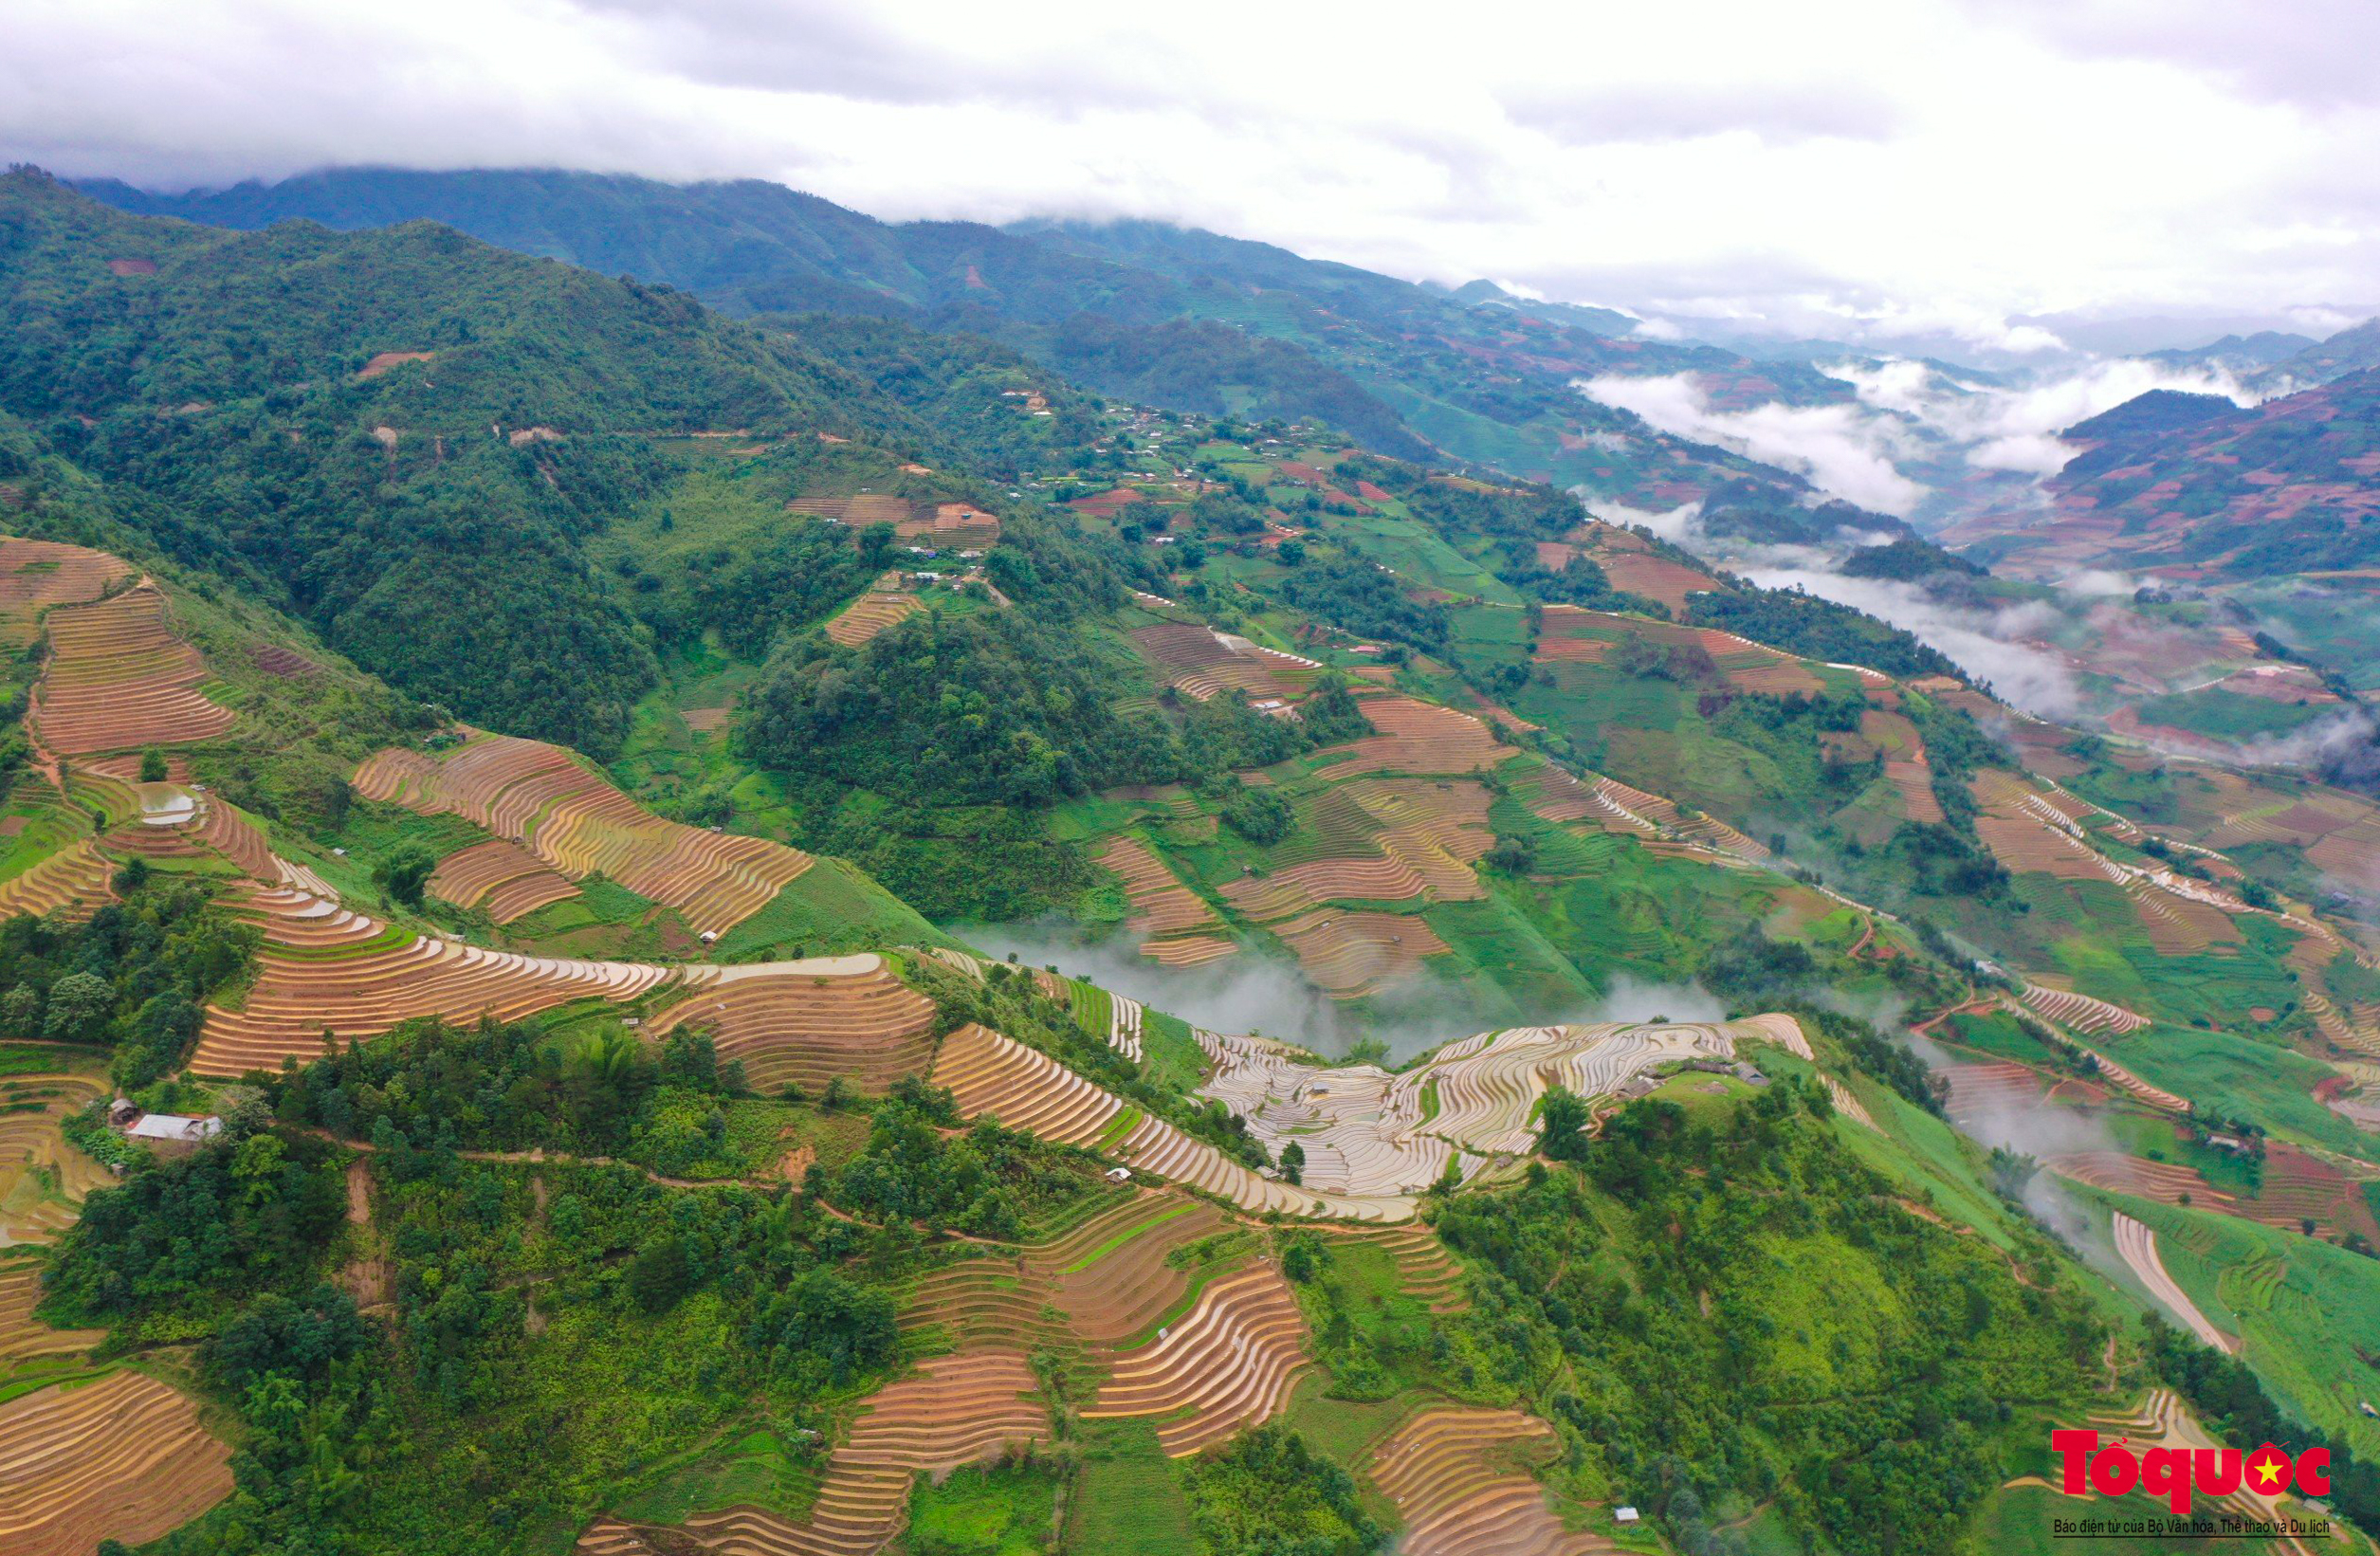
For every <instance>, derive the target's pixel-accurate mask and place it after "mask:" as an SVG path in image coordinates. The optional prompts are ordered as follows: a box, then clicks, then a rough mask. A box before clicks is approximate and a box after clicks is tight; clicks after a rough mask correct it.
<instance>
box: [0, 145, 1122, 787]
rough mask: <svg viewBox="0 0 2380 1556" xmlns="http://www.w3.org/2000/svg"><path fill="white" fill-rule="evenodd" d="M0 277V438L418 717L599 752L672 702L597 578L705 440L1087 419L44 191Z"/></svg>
mask: <svg viewBox="0 0 2380 1556" xmlns="http://www.w3.org/2000/svg"><path fill="white" fill-rule="evenodd" d="M0 259H4V260H5V263H4V264H0V278H5V279H0V297H4V299H5V323H0V408H5V409H6V410H7V411H9V412H11V413H12V414H14V415H16V416H18V417H20V418H22V419H23V420H25V421H27V422H28V423H30V424H33V425H35V426H37V427H39V428H40V429H41V430H43V431H44V433H45V434H46V436H47V437H48V439H49V440H50V441H51V443H52V444H53V445H54V446H55V447H56V448H58V449H59V451H60V452H62V453H63V454H64V455H66V456H68V457H70V458H72V459H73V460H75V461H76V462H77V463H79V464H80V465H82V467H85V468H86V469H87V470H89V471H90V472H91V473H92V474H94V475H96V476H99V477H101V479H104V480H105V481H107V482H109V483H111V484H113V485H118V486H120V487H122V488H124V489H125V490H126V491H128V492H130V493H136V494H139V495H141V496H144V497H147V498H153V499H155V500H156V509H155V515H156V527H157V539H158V540H160V542H161V543H164V544H166V545H167V546H168V547H169V548H170V549H172V550H173V551H174V554H175V555H176V556H178V557H180V558H183V559H184V560H187V561H191V562H193V563H199V564H204V565H207V566H211V567H214V568H216V569H218V570H220V571H223V572H225V573H227V574H229V575H230V576H232V577H237V578H239V579H240V580H241V581H243V582H244V583H246V584H247V585H249V586H250V587H253V588H256V589H258V590H259V591H260V592H262V593H263V594H264V595H265V596H266V597H268V598H271V599H274V600H276V601H277V602H280V603H283V604H284V605H286V606H287V607H288V608H290V609H292V610H293V611H295V612H296V613H299V614H301V615H302V616H304V617H305V618H306V619H308V620H309V621H311V622H313V623H314V624H315V625H316V626H317V627H318V628H320V630H321V631H322V632H324V633H325V635H326V636H327V637H328V638H329V639H330V640H331V641H332V642H333V643H335V644H337V645H338V646H339V647H340V648H341V649H342V650H345V651H347V652H349V653H351V654H352V655H353V656H354V657H355V658H356V659H357V661H358V662H360V663H362V664H365V665H367V666H369V667H370V668H374V669H375V670H377V671H379V672H381V673H382V674H384V675H386V676H388V677H389V678H390V679H391V680H392V681H394V682H395V683H397V684H398V685H401V686H405V687H407V688H408V689H410V690H412V691H413V692H415V693H416V694H418V695H420V696H423V697H427V698H431V699H435V700H438V701H441V702H444V703H446V704H448V705H450V706H451V707H453V708H454V709H455V710H456V711H457V712H460V713H464V714H466V715H469V716H473V717H478V718H483V719H486V720H489V721H490V722H494V723H503V724H507V725H509V726H511V727H515V728H521V729H524V730H529V731H534V732H537V733H541V734H549V735H555V736H558V737H561V738H563V739H565V740H569V741H574V742H577V743H583V744H586V745H588V746H589V747H591V748H593V749H597V750H604V749H609V748H611V747H613V746H614V745H616V744H617V742H618V741H619V739H620V738H621V735H622V734H623V732H624V730H625V727H626V710H627V706H628V705H629V704H630V703H631V702H632V701H633V700H634V699H635V697H636V696H637V695H638V693H639V692H640V691H641V690H642V689H643V688H644V686H647V685H649V684H650V681H651V679H652V673H653V672H652V666H651V660H650V650H649V648H648V647H647V645H646V643H645V642H644V641H643V640H642V639H641V638H640V636H639V634H638V633H637V632H635V631H634V629H633V627H632V623H631V621H630V619H629V617H628V615H627V613H625V612H623V611H622V610H621V609H620V608H619V607H618V606H617V605H615V604H614V603H613V602H612V601H611V600H610V599H608V598H607V597H606V596H605V594H604V592H603V591H602V589H601V588H600V587H598V586H597V584H596V583H595V580H594V579H593V578H592V577H590V575H589V572H588V569H587V565H586V560H585V556H584V553H583V550H582V547H583V544H584V542H585V540H587V538H588V537H589V536H591V535H593V534H595V532H597V531H599V530H600V529H601V528H602V527H603V525H604V523H605V522H607V520H608V518H609V516H610V515H611V514H612V513H613V512H615V511H617V510H618V509H619V508H620V507H622V506H624V505H626V504H629V503H633V502H635V501H637V500H639V499H641V498H645V497H649V496H650V495H652V494H654V493H656V492H659V491H661V490H663V489H665V488H667V487H668V485H669V484H670V483H671V481H672V480H673V479H674V477H675V475H676V473H677V471H678V469H679V466H680V461H678V460H676V459H673V458H672V457H671V453H670V450H671V449H672V448H685V447H686V443H685V440H686V439H687V438H689V437H693V438H702V437H711V436H715V435H719V434H731V435H735V436H746V435H752V436H766V437H773V438H778V439H783V438H787V437H791V436H794V435H796V434H798V435H799V436H800V437H802V438H804V439H807V440H812V441H813V442H814V443H816V444H818V445H819V446H820V447H831V446H832V445H833V443H835V442H836V441H838V440H840V441H845V442H848V441H851V440H854V439H865V440H870V441H872V442H874V443H876V444H877V445H879V446H882V447H887V448H898V449H905V450H908V451H910V452H911V453H912V454H913V455H923V456H925V457H929V458H937V459H939V458H942V457H945V456H948V457H958V458H964V459H968V460H971V461H978V462H980V464H981V465H982V466H983V467H986V468H988V469H991V470H995V471H997V470H998V469H1000V467H1002V466H1004V465H1008V464H1010V463H1012V462H1013V461H1015V460H1016V459H1018V458H1030V457H1033V456H1032V454H1031V452H1030V450H1032V449H1034V448H1040V447H1043V446H1046V445H1047V444H1048V443H1049V442H1050V441H1052V440H1053V439H1064V438H1066V437H1068V436H1070V435H1072V434H1073V433H1074V432H1075V431H1076V430H1077V429H1078V423H1079V418H1080V415H1081V412H1080V410H1079V408H1077V407H1076V406H1074V405H1072V404H1071V403H1067V402H1061V403H1060V404H1059V406H1058V407H1057V408H1056V409H1055V410H1053V411H1052V412H1051V413H1050V415H1049V416H1047V417H1034V416H1033V415H1031V414H1029V413H1027V412H1024V411H1023V410H1022V409H1021V408H1020V407H1018V406H1016V405H1013V404H1007V403H1004V402H1003V401H1002V400H1001V398H1000V394H1001V391H1002V390H1004V389H1008V388H1012V387H1015V386H1016V385H1018V384H1020V383H1024V382H1027V381H1029V378H1030V375H1029V374H1028V372H1027V370H1026V369H1025V368H1024V367H1023V365H1022V364H1021V363H1019V362H1017V361H1016V359H1015V358H1014V357H1008V356H1006V355H1005V354H1002V353H999V352H998V351H996V350H992V351H986V350H981V349H977V348H972V347H968V346H965V345H964V344H957V343H953V342H951V341H948V340H945V339H923V338H918V337H914V336H913V335H911V334H909V333H908V332H906V331H903V330H900V329H898V328H897V327H891V326H868V325H865V324H862V323H859V322H856V321H851V322H845V323H841V324H836V325H833V326H830V327H828V328H826V329H824V330H822V332H821V349H813V348H812V346H810V345H809V344H806V343H805V342H804V341H803V340H802V339H799V338H798V337H797V336H794V335H789V334H786V333H784V332H781V331H780V332H772V333H770V334H767V335H763V334H761V333H760V332H758V331H756V330H753V329H751V328H750V327H748V326H745V325H741V324H738V323H734V322H731V321H728V320H723V319H721V318H719V317H718V316H716V315H714V314H711V313H709V312H708V311H706V310H705V309H703V308H702V307H700V306H699V305H697V304H696V303H694V302H692V301H691V300H690V299H688V298H686V297H684V296H682V295H678V294H674V293H670V292H668V291H666V290H665V291H655V290H649V289H646V288H644V287H641V286H638V285H636V284H632V283H623V282H613V281H606V280H603V279H600V278H598V277H596V276H594V275H591V274H589V273H587V272H586V271H583V270H579V269H576V268H573V267H571V266H567V265H558V264H555V263H553V262H550V261H536V260H528V259H523V258H520V257H518V256H515V255H512V254H508V253H505V252H503V250H500V249H496V248H492V247H487V246H485V245H483V244H480V243H477V242H475V241H473V240H471V239H467V238H465V237H463V236H462V235H460V234H459V233H456V232H453V231H451V230H449V229H442V228H437V227H432V226H429V225H426V224H421V225H414V226H410V227H404V228H399V229H387V230H380V231H373V232H365V233H357V234H339V233H334V232H331V231H328V230H326V229H320V228H313V227H303V226H296V227H284V228H281V229H275V230H272V231H269V232H265V233H259V234H253V235H249V234H236V233H230V232H227V231H223V230H221V229H206V228H198V227H192V226H189V225H187V224H184V223H180V222H173V221H162V220H153V219H142V218H135V217H128V216H124V215H122V214H120V213H118V212H115V211H110V210H108V209H107V208H106V207H103V206H101V205H99V204H97V203H95V202H93V201H90V200H87V199H85V198H83V197H82V196H80V195H77V194H75V193H73V192H71V191H69V190H67V189H65V188H64V187H63V186H60V185H58V184H55V183H53V182H51V181H49V180H47V179H46V178H44V177H42V176H41V175H39V174H33V173H18V174H10V175H9V176H8V177H7V178H6V179H5V180H4V181H0ZM960 401H963V402H965V403H964V405H963V407H961V405H960V404H958V403H956V402H960Z"/></svg>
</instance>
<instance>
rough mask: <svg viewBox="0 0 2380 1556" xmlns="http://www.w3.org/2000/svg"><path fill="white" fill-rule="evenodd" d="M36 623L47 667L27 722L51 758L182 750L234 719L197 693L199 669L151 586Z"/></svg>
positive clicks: (203, 670)
mask: <svg viewBox="0 0 2380 1556" xmlns="http://www.w3.org/2000/svg"><path fill="white" fill-rule="evenodd" d="M43 625H44V628H45V630H46V632H47V633H48V635H49V648H50V654H49V662H48V663H47V664H46V666H44V667H43V668H42V678H41V683H40V685H39V686H38V687H37V688H36V693H35V699H34V705H33V709H32V712H31V714H30V718H31V722H32V725H33V728H34V730H35V732H36V733H37V734H38V735H39V736H40V738H41V741H42V743H43V744H44V745H46V746H47V747H48V748H49V749H50V750H52V751H55V752H58V753H60V754H61V755H64V756H82V755H85V754H88V753H91V752H98V751H122V750H127V749H131V748H133V747H137V746H149V745H188V744H192V743H195V742H197V741H209V740H212V739H214V738H215V737H216V736H218V735H220V734H222V733H223V732H224V731H225V730H227V729H229V728H230V727H231V725H232V723H233V722H234V720H235V719H236V718H237V715H235V714H234V713H233V712H232V711H231V710H230V709H229V708H228V707H220V706H218V705H215V704H213V703H211V702H209V701H208V700H207V699H206V697H205V696H204V695H202V694H201V693H200V691H199V689H198V688H199V686H200V685H201V684H202V683H204V682H205V681H206V679H207V662H206V660H204V659H203V658H201V657H200V656H199V653H198V650H195V649H193V648H192V647H191V646H190V645H189V644H188V643H185V642H183V641H182V640H181V639H180V638H179V637H177V636H175V635H174V629H173V627H172V625H171V624H170V623H169V622H168V620H167V618H166V603H165V595H163V594H161V593H160V592H159V591H158V590H157V589H156V586H155V585H153V584H150V583H147V582H145V581H144V582H142V583H140V584H139V585H137V586H136V587H134V588H132V589H128V590H125V591H124V592H123V593H122V594H119V595H111V596H109V597H108V598H106V599H103V600H99V601H96V602H94V603H92V604H89V605H65V606H59V607H57V608H55V609H53V610H51V611H50V612H49V613H48V614H47V615H46V617H45V618H44V620H43Z"/></svg>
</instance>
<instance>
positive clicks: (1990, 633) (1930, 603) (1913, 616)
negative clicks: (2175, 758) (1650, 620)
mask: <svg viewBox="0 0 2380 1556" xmlns="http://www.w3.org/2000/svg"><path fill="white" fill-rule="evenodd" d="M1586 506H1587V510H1588V511H1589V512H1590V513H1593V514H1594V515H1595V516H1596V517H1597V518H1599V519H1603V520H1605V521H1607V522H1613V523H1625V524H1634V525H1639V526H1641V527H1642V528H1645V529H1647V530H1650V531H1651V532H1653V533H1654V534H1656V535H1657V536H1659V537H1660V538H1661V539H1663V540H1669V541H1671V542H1673V543H1675V544H1677V545H1683V546H1686V547H1688V548H1690V549H1692V550H1693V551H1694V552H1696V553H1698V554H1699V555H1702V556H1705V557H1708V558H1711V559H1712V560H1713V561H1716V562H1719V563H1721V564H1723V565H1724V566H1726V567H1727V568H1729V569H1730V570H1731V571H1733V572H1735V573H1738V574H1741V575H1742V576H1743V577H1747V578H1749V579H1750V580H1751V581H1752V582H1754V583H1756V584H1759V585H1761V586H1762V587H1763V588H1767V589H1801V590H1803V591H1806V592H1807V593H1809V594H1812V595H1818V596H1819V597H1820V598H1822V599H1830V600H1833V601H1834V602H1835V603H1837V604H1839V605H1848V606H1850V607H1851V608H1852V609H1854V610H1857V611H1864V612H1866V613H1868V614H1869V615H1872V616H1875V617H1876V618H1877V620H1879V621H1884V622H1889V623H1890V624H1892V625H1893V626H1895V627H1898V628H1900V629H1901V630H1902V631H1903V632H1909V633H1911V634H1913V635H1914V636H1915V637H1916V638H1917V639H1918V640H1919V641H1920V642H1922V643H1925V644H1927V645H1929V646H1930V647H1931V648H1933V649H1936V650H1940V651H1941V652H1942V653H1944V654H1947V655H1948V656H1949V657H1950V660H1951V661H1952V662H1953V663H1954V664H1956V665H1957V666H1958V667H1959V668H1961V669H1963V670H1965V671H1967V673H1968V674H1969V675H1971V676H1973V677H1975V678H1976V679H1977V680H1979V681H1984V682H1987V683H1989V685H1990V686H1991V687H1992V689H1993V690H1994V691H1995V692H1997V693H1998V694H1999V695H2000V697H2001V698H2002V699H2003V700H2005V701H2006V702H2007V703H2009V704H2011V705H2014V706H2016V707H2019V708H2022V709H2023V710H2024V711H2025V712H2027V713H2030V714H2033V715H2035V716H2036V717H2038V718H2043V719H2063V718H2070V717H2072V716H2073V715H2075V714H2076V713H2077V712H2078V711H2079V708H2080V697H2079V686H2078V682H2077V680H2076V676H2075V670H2074V668H2073V666H2072V665H2071V664H2069V662H2068V661H2067V660H2066V659H2065V658H2064V656H2062V655H2060V654H2059V653H2058V652H2056V651H2055V650H2051V649H2048V648H2045V647H2043V646H2041V643H2040V642H2039V639H2041V637H2044V636H2046V635H2047V633H2048V632H2049V630H2050V628H2051V627H2052V626H2053V625H2054V623H2055V622H2056V620H2057V618H2058V616H2059V615H2060V613H2061V612H2062V611H2063V610H2065V609H2068V607H2065V606H2063V605H2061V604H2059V603H2053V602H2051V601H2047V600H2026V601H2023V602H2022V603H2019V604H2014V605H2005V606H1968V605H1954V604H1948V603H1945V602H1944V601H1941V600H1938V599H1936V598H1934V597H1933V596H1932V595H1930V594H1928V593H1927V592H1926V590H1925V589H1924V588H1923V587H1922V586H1921V585H1919V584H1915V583H1911V582H1907V581H1904V580H1902V579H1897V578H1862V577H1848V576H1846V575H1845V574H1844V573H1843V572H1842V563H1843V560H1844V558H1846V557H1847V556H1849V555H1850V553H1851V551H1852V549H1853V548H1854V547H1855V545H1856V544H1857V543H1858V539H1859V538H1858V537H1850V536H1846V537H1844V538H1843V539H1842V540H1841V541H1840V543H1836V544H1829V545H1778V544H1764V543H1760V542H1756V541H1752V540H1746V539H1744V538H1743V537H1741V536H1737V535H1733V534H1727V533H1717V532H1713V531H1712V530H1710V529H1707V528H1706V527H1704V525H1703V522H1702V507H1701V504H1699V503H1688V504H1685V505H1684V506H1681V507H1676V508H1672V509H1671V510H1669V511H1668V512H1666V513H1650V512H1646V511H1644V510H1642V509H1636V508H1629V507H1626V506H1623V505H1621V504H1619V503H1607V502H1601V501H1590V502H1589V503H1587V504H1586Z"/></svg>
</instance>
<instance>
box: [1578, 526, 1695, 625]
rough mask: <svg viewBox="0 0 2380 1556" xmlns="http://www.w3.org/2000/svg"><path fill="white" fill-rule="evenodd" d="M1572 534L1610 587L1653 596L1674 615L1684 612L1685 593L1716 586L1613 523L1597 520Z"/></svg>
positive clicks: (1649, 596)
mask: <svg viewBox="0 0 2380 1556" xmlns="http://www.w3.org/2000/svg"><path fill="white" fill-rule="evenodd" d="M1572 533H1573V535H1574V536H1577V537H1578V538H1579V539H1582V540H1584V541H1585V543H1586V548H1587V555H1588V556H1590V557H1592V558H1594V559H1595V562H1596V564H1597V565H1598V566H1600V567H1602V570H1603V576H1604V577H1607V578H1609V579H1611V584H1612V587H1613V588H1614V589H1619V590H1622V591H1625V592H1626V593H1628V594H1631V595H1644V596H1645V597H1646V598H1647V599H1657V600H1659V601H1660V602H1661V603H1662V604H1664V605H1666V606H1668V607H1669V608H1670V610H1671V611H1672V612H1673V613H1676V614H1678V615H1681V616H1682V615H1684V614H1685V613H1686V607H1687V604H1688V603H1689V599H1688V596H1690V595H1694V594H1696V593H1699V592H1702V591H1706V590H1712V589H1716V588H1718V587H1719V584H1718V580H1717V579H1715V578H1713V577H1711V576H1710V575H1709V574H1708V573H1705V572H1703V571H1702V570H1701V569H1699V568H1695V567H1690V566H1688V565H1686V564H1685V563H1683V562H1674V561H1671V560H1670V559H1669V558H1666V557H1657V556H1655V555H1654V554H1653V552H1652V550H1651V548H1650V547H1649V546H1647V545H1646V544H1645V541H1644V540H1643V538H1642V537H1641V536H1638V535H1632V534H1630V533H1629V532H1628V531H1627V530H1624V529H1620V528H1619V527H1617V526H1615V525H1610V524H1602V523H1597V524H1592V525H1589V526H1587V527H1586V529H1585V531H1584V533H1581V532H1579V531H1573V532H1572Z"/></svg>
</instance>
